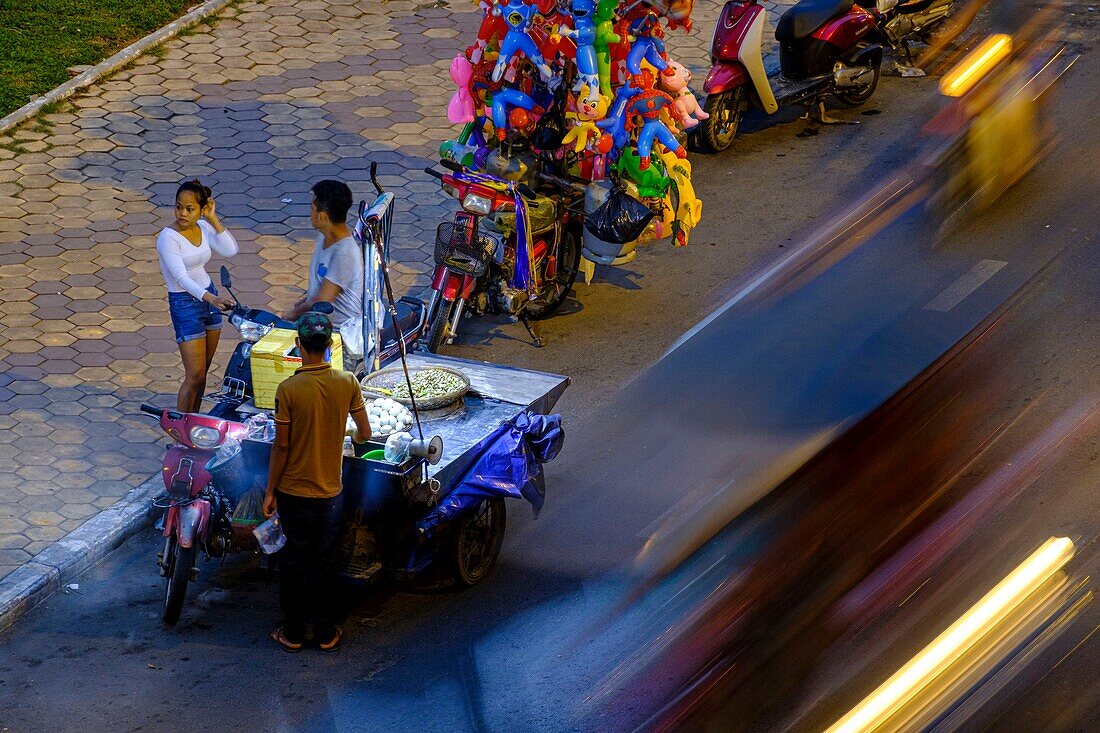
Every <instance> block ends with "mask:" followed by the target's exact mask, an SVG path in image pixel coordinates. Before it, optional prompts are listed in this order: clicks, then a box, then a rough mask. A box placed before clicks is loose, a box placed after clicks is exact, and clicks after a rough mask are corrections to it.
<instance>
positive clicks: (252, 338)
mask: <svg viewBox="0 0 1100 733" xmlns="http://www.w3.org/2000/svg"><path fill="white" fill-rule="evenodd" d="M235 325H236V326H237V330H238V331H239V332H240V334H241V340H242V341H247V342H248V343H250V344H254V343H256V342H257V341H259V340H260V339H262V338H263V337H264V336H266V335H267V333H268V332H269V331H270V330H271V329H272V327H271V326H264V325H261V324H259V323H254V322H253V321H241V322H240V323H238V324H235Z"/></svg>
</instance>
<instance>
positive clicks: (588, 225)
mask: <svg viewBox="0 0 1100 733" xmlns="http://www.w3.org/2000/svg"><path fill="white" fill-rule="evenodd" d="M652 218H653V212H652V211H650V210H649V207H648V206H646V205H645V204H643V203H642V202H641V201H639V200H638V199H636V198H634V197H632V196H631V195H630V194H628V193H627V192H626V191H625V190H623V189H622V188H615V190H613V191H612V192H611V194H610V195H609V196H608V197H607V201H604V202H603V203H602V204H600V206H599V207H598V208H597V209H596V210H595V211H593V212H592V213H591V214H588V215H587V216H585V217H584V227H585V229H587V230H588V231H590V232H592V234H593V236H595V237H597V238H599V239H602V240H603V241H605V242H610V243H611V244H626V243H627V242H633V241H634V240H635V239H637V238H638V237H640V236H642V232H644V231H645V228H646V226H648V225H649V220H650V219H652Z"/></svg>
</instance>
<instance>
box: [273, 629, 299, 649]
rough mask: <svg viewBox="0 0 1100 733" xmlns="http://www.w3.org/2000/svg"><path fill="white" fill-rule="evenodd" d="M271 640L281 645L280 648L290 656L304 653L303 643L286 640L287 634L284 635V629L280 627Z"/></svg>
mask: <svg viewBox="0 0 1100 733" xmlns="http://www.w3.org/2000/svg"><path fill="white" fill-rule="evenodd" d="M271 640H272V641H274V642H275V643H276V644H278V645H279V648H280V649H282V650H283V651H284V652H287V653H288V654H297V653H298V652H300V651H302V642H300V641H299V642H293V641H291V640H290V639H288V638H286V634H284V633H283V627H282V626H279V627H278V628H276V629H275V630H274V631H272V632H271Z"/></svg>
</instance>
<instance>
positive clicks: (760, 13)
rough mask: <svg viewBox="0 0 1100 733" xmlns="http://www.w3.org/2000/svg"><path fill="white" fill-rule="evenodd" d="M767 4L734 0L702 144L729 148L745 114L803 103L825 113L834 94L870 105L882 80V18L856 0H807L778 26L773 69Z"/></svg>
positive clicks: (714, 48) (724, 25) (718, 39)
mask: <svg viewBox="0 0 1100 733" xmlns="http://www.w3.org/2000/svg"><path fill="white" fill-rule="evenodd" d="M766 18H767V10H765V9H764V6H763V5H761V4H760V0H730V1H729V2H727V3H726V5H725V7H724V8H723V9H722V13H721V15H720V16H719V17H718V25H717V27H716V28H715V30H714V40H713V41H712V42H711V62H712V64H713V67H712V68H711V70H710V73H709V74H707V79H706V82H705V83H704V85H703V90H704V91H705V92H706V94H707V100H706V105H705V107H706V111H707V112H708V113H709V114H710V119H707V120H703V121H702V122H700V123H699V126H698V127H697V128H696V143H697V144H698V146H699V147H700V148H701V149H702V150H704V151H707V152H715V153H717V152H721V151H723V150H725V149H726V148H728V147H729V146H730V144H732V143H733V138H734V136H735V135H736V134H737V126H738V124H739V123H740V121H741V114H742V112H744V111H745V110H746V109H763V110H764V111H765V112H767V113H768V114H774V113H775V112H777V111H778V110H779V108H780V107H784V106H788V105H792V104H803V105H806V106H809V107H817V109H818V113H819V115H820V119H821V120H822V121H827V120H826V119H825V116H824V104H825V100H826V99H827V98H832V99H836V100H838V101H839V102H841V103H843V104H846V105H848V106H852V107H855V106H858V105H860V104H863V103H864V102H866V101H867V100H868V99H870V98H871V95H872V94H874V92H875V88H876V87H877V86H878V80H879V73H880V67H881V65H882V52H883V46H882V45H881V43H880V41H881V40H882V39H881V38H880V35H881V33H880V31H879V30H878V27H877V25H876V22H875V17H874V16H873V15H872V14H871V13H869V12H867V11H866V10H864V9H863V8H861V7H859V6H858V5H854V4H853V2H852V0H802V2H799V3H798V4H797V5H795V6H794V7H792V8H790V9H789V10H787V12H785V13H784V14H783V15H782V17H780V19H779V23H778V25H777V26H776V29H775V39H776V40H777V41H778V42H779V68H778V69H765V68H764V56H763V51H762V43H763V37H764V25H765V20H766Z"/></svg>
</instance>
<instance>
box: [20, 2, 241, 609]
mask: <svg viewBox="0 0 1100 733" xmlns="http://www.w3.org/2000/svg"><path fill="white" fill-rule="evenodd" d="M231 2H233V0H207V1H206V2H204V3H203V4H202V5H200V6H198V7H197V8H195V9H193V10H191V11H190V12H189V13H187V15H185V16H183V17H182V18H179V19H177V20H175V21H172V22H171V23H169V24H168V25H166V26H164V27H163V28H161V29H160V30H157V31H154V32H153V33H150V34H149V35H147V36H145V38H142V39H140V40H138V41H135V42H133V43H131V44H130V45H129V46H127V47H126V48H124V49H122V50H121V51H119V52H118V53H116V54H115V55H114V56H111V57H110V58H108V59H105V60H104V61H101V62H99V63H98V64H96V65H95V66H93V67H92V68H90V69H88V70H87V71H85V72H83V73H82V74H80V75H79V76H75V77H73V78H72V79H70V80H69V81H67V82H65V83H64V84H62V85H61V86H59V87H56V88H55V89H52V90H50V91H49V92H46V94H44V95H42V96H41V97H39V98H38V99H35V100H34V101H33V102H30V103H28V104H25V105H23V106H22V107H20V108H19V109H17V110H15V111H14V112H12V113H11V114H10V115H8V116H7V117H4V118H2V119H0V133H4V132H7V131H8V130H10V129H11V128H13V127H15V126H17V125H21V124H23V123H24V122H27V121H28V120H31V119H34V118H35V116H37V115H38V113H39V112H40V111H41V110H42V108H43V107H45V106H46V105H48V104H53V103H54V102H60V101H61V100H63V99H68V98H69V97H71V96H73V95H74V94H76V93H77V92H78V91H80V90H81V89H83V88H84V87H87V86H90V85H91V84H94V83H95V82H97V81H99V80H100V79H101V78H102V77H104V76H106V75H107V74H110V73H112V72H115V71H118V70H119V69H120V68H122V67H123V66H125V65H126V64H128V63H130V62H131V61H133V60H134V59H135V58H137V57H138V56H140V55H141V54H143V53H145V52H146V51H148V50H149V49H150V48H152V47H153V46H156V45H157V44H159V43H163V42H164V41H166V40H168V39H169V38H172V37H173V36H175V35H176V34H177V33H179V32H180V31H182V30H184V29H185V28H190V27H191V26H193V25H195V24H196V23H199V22H200V21H202V20H203V19H204V18H206V17H207V16H209V15H213V14H214V13H216V12H218V11H219V10H221V9H222V8H224V7H225V6H226V5H229V3H231ZM0 628H3V624H0Z"/></svg>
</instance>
